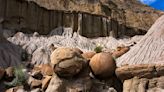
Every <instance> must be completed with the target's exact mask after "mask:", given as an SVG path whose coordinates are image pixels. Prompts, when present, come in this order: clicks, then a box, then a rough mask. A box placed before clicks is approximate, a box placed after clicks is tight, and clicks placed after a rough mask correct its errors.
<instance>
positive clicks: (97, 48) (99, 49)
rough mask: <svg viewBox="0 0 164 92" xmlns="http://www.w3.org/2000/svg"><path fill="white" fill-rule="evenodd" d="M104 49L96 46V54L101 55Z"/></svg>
mask: <svg viewBox="0 0 164 92" xmlns="http://www.w3.org/2000/svg"><path fill="white" fill-rule="evenodd" d="M102 49H103V47H102V46H96V47H95V48H94V51H95V52H96V53H100V52H102Z"/></svg>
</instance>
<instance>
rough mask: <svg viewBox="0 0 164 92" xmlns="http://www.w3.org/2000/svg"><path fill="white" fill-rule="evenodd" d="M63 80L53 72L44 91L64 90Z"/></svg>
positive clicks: (59, 91) (61, 91) (63, 91)
mask: <svg viewBox="0 0 164 92" xmlns="http://www.w3.org/2000/svg"><path fill="white" fill-rule="evenodd" d="M65 85H66V84H65V82H64V81H63V80H61V79H60V78H59V77H58V76H57V75H55V74H53V76H52V78H51V80H50V83H49V85H48V87H47V89H46V91H45V92H66V86H65Z"/></svg>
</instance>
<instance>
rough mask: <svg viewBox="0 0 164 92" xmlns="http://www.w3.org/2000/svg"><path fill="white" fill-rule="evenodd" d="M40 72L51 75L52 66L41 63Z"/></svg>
mask: <svg viewBox="0 0 164 92" xmlns="http://www.w3.org/2000/svg"><path fill="white" fill-rule="evenodd" d="M41 73H42V74H43V75H48V76H51V75H53V73H54V71H53V68H52V67H51V66H50V65H49V64H43V65H41Z"/></svg>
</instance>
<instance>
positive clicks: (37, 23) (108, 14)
mask: <svg viewBox="0 0 164 92" xmlns="http://www.w3.org/2000/svg"><path fill="white" fill-rule="evenodd" d="M125 3H126V2H125ZM117 4H119V5H120V6H121V4H122V3H117V2H115V3H114V2H107V1H106V0H104V1H103V0H100V1H99V0H92V1H88V0H80V1H76V0H71V1H66V0H64V1H62V0H55V1H54V0H28V1H26V0H0V18H1V19H3V21H2V22H1V24H2V27H3V28H4V29H13V30H16V31H23V32H27V33H30V32H34V31H37V32H39V33H41V34H48V33H49V32H50V31H51V30H53V29H55V28H57V27H61V26H62V27H71V28H72V29H73V31H74V32H75V31H76V32H78V33H79V34H81V35H82V36H85V37H98V36H114V37H118V36H120V35H129V36H133V35H136V34H144V33H146V30H147V29H148V28H149V27H150V26H151V24H152V23H153V22H154V20H155V19H157V18H158V17H159V16H160V15H161V13H160V12H158V11H155V10H153V9H149V8H148V10H149V11H146V10H145V13H148V14H146V15H144V14H143V13H142V14H141V13H138V15H137V13H133V11H131V10H128V9H127V8H126V7H123V8H119V7H118V5H117ZM43 7H44V8H43ZM73 7H74V8H73ZM71 9H72V10H71ZM125 10H126V11H125ZM150 14H152V15H153V16H149V15H150ZM135 15H136V16H135ZM139 15H140V16H144V18H143V19H142V20H141V19H138V18H140V16H139ZM133 16H135V17H133ZM132 19H133V20H134V21H133V20H132ZM146 20H149V21H146ZM136 21H138V23H137V24H136V23H134V22H136ZM146 22H147V23H146ZM145 23H146V28H145ZM148 23H149V24H148ZM139 24H141V25H139Z"/></svg>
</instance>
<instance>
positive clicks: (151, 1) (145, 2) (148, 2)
mask: <svg viewBox="0 0 164 92" xmlns="http://www.w3.org/2000/svg"><path fill="white" fill-rule="evenodd" d="M140 1H141V2H142V3H144V4H148V5H149V4H152V3H154V2H155V1H156V0H140Z"/></svg>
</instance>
